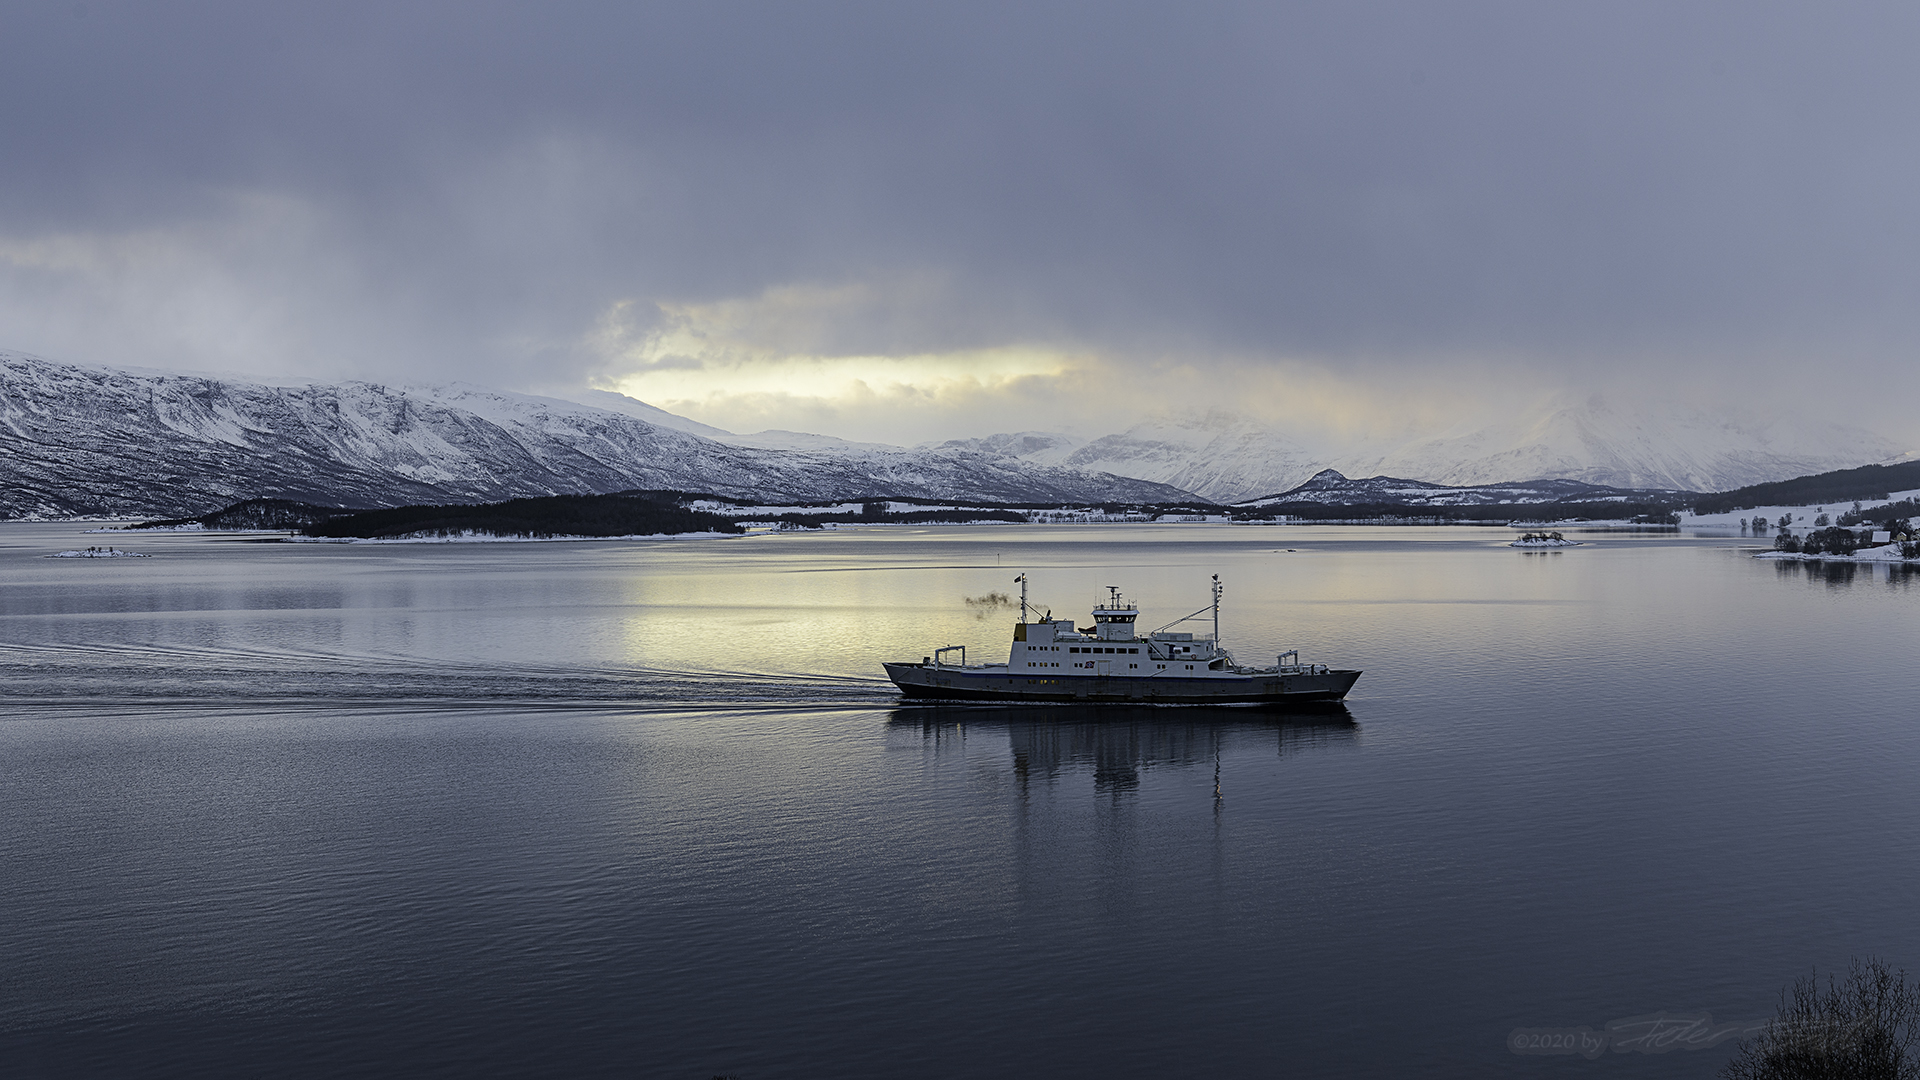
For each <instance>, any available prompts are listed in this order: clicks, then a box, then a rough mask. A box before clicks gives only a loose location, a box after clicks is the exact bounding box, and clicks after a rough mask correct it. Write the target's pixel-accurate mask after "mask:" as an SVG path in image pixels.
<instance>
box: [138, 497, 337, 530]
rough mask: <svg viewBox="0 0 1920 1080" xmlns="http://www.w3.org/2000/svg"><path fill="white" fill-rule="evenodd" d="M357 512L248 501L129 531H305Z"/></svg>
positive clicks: (275, 501) (285, 501)
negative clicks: (183, 528) (197, 528)
mask: <svg viewBox="0 0 1920 1080" xmlns="http://www.w3.org/2000/svg"><path fill="white" fill-rule="evenodd" d="M353 512H354V509H353V508H349V507H342V506H315V505H313V504H312V503H303V502H294V501H293V500H291V499H248V500H246V501H244V502H237V503H234V504H233V505H232V506H228V507H225V508H224V509H220V510H215V511H214V512H212V513H210V514H201V515H200V516H198V517H184V518H165V519H163V520H160V521H142V522H140V523H139V524H137V525H129V526H127V528H129V529H174V528H179V527H180V526H182V525H200V526H203V527H205V528H209V529H304V528H306V527H307V526H309V525H314V524H317V523H319V522H322V521H326V520H327V519H329V518H333V517H338V516H339V515H341V514H350V513H353Z"/></svg>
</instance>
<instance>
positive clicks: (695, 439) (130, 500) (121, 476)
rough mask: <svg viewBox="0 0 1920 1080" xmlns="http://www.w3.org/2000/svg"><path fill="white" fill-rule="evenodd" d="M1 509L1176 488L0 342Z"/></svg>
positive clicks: (1023, 495) (137, 512) (48, 512)
mask: <svg viewBox="0 0 1920 1080" xmlns="http://www.w3.org/2000/svg"><path fill="white" fill-rule="evenodd" d="M0 462H3V463H4V465H3V468H4V474H5V477H6V480H7V483H6V485H5V486H4V489H0V515H4V516H7V517H69V516H115V515H129V516H142V517H158V516H181V515H187V514H192V513H201V512H205V511H207V510H211V509H216V508H218V507H221V506H225V505H228V504H231V503H233V502H236V501H239V500H242V499H252V498H281V499H290V500H294V501H298V502H307V503H342V504H347V505H355V506H361V507H367V508H375V507H383V506H398V505H404V504H409V503H453V502H475V503H477V502H500V501H504V500H507V499H514V498H531V497H540V496H547V495H569V494H605V493H610V492H615V491H623V490H630V489H635V488H649V489H676V490H698V491H704V492H709V493H711V494H715V495H723V496H741V497H751V498H777V499H793V500H797V501H807V500H833V499H848V498H852V499H859V498H867V497H876V496H885V495H898V496H903V497H922V498H936V499H937V498H965V499H973V500H978V501H993V502H1022V501H1028V502H1030V501H1036V500H1059V501H1069V502H1073V501H1103V500H1125V501H1143V502H1159V501H1180V500H1185V499H1189V498H1190V495H1189V494H1188V493H1186V492H1183V491H1179V490H1177V489H1173V488H1170V487H1167V486H1165V485H1161V484H1155V483H1151V482H1147V481H1142V480H1138V479H1135V478H1130V477H1117V476H1105V475H1100V474H1096V473H1091V472H1086V471H1080V470H1073V469H1065V468H1057V467H1045V466H1035V465H1028V464H1026V463H1022V462H1018V461H1016V460H1012V459H1006V458H988V457H985V456H983V455H977V454H967V453H958V452H949V453H935V452H929V451H916V450H908V449H900V450H898V451H897V452H893V451H890V452H878V453H863V454H836V453H832V452H827V451H782V450H767V449H759V448H754V447H741V446H733V445H729V444H727V443H723V442H719V441H716V440H714V439H709V438H706V437H704V436H701V435H698V434H694V433H692V432H687V431H681V430H677V429H674V428H669V427H664V426H661V425H658V424H653V423H650V422H648V421H646V420H642V419H639V418H637V417H635V416H630V415H627V414H625V413H622V412H613V411H609V410H606V409H600V408H597V407H595V406H591V405H582V404H579V403H575V402H569V401H564V400H562V399H559V398H541V397H534V396H531V395H524V394H511V393H507V392H504V391H496V390H489V389H487V388H484V387H477V386H472V385H470V384H457V383H456V384H448V385H445V386H430V387H421V386H413V387H389V386H384V385H381V384H378V383H369V382H358V381H352V382H344V383H338V384H324V383H305V384H289V385H267V384H262V383H254V382H247V381H243V380H235V379H227V378H221V377H213V376H200V375H176V374H170V373H134V372H129V371H126V370H123V369H116V368H107V367H98V366H82V365H74V364H62V363H58V362H55V361H50V360H45V359H43V358H40V357H36V356H31V355H29V354H25V353H18V352H4V353H0Z"/></svg>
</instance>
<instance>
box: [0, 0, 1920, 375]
mask: <svg viewBox="0 0 1920 1080" xmlns="http://www.w3.org/2000/svg"><path fill="white" fill-rule="evenodd" d="M1917 22H1920V12H1916V10H1915V9H1913V8H1911V7H1910V6H1902V5H1856V6H1850V5H1822V6H1818V7H1815V6H1808V5H1789V4H1766V3H1697V4H1686V3H1681V4H1675V3H1632V2H1620V3H1609V4H1604V5H1577V6H1576V5H1553V4H1539V3H1517V2H1516V3H1460V4H1432V3H1416V2H1394V3H1346V2H1343V3H1320V4H1287V5H1274V4H1246V5H1237V4H1199V5H1195V4H1179V5H1174V4H1164V5H1143V4H1121V3H1088V4H1070V3H1066V4H1063V3H1023V4H1012V3H1007V4H992V3H985V4H983V3H970V4H964V5H959V4H952V5H946V4H943V5H926V4H914V5H903V4H895V3H875V4H787V3H766V4H741V3H735V4H727V3H718V4H684V5H634V4H565V5H503V4H496V5H470V4H453V3H441V4H435V3H422V4H395V3H381V4H337V5H324V6H319V5H315V6H293V5H259V4H189V5H165V6H160V5H140V4H109V3H100V2H89V3H88V4H86V5H84V14H82V13H81V6H80V5H68V4H60V5H42V6H31V5H14V6H13V7H12V8H11V9H10V14H9V17H8V27H7V32H6V33H5V34H4V35H0V139H3V140H4V143H3V144H0V149H3V150H4V157H5V160H6V162H7V174H6V179H5V181H4V183H3V184H0V235H4V236H7V237H14V238H19V237H35V236H46V235H55V234H60V233H65V232H73V231H89V232H113V231H115V230H138V229H143V228H155V227H163V226H164V227H172V226H176V225H179V224H180V223H182V222H188V223H191V222H208V221H220V220H224V219H225V218H226V217H227V216H228V215H230V214H231V206H232V200H233V199H234V198H235V196H236V194H245V195H250V196H251V195H267V196H272V197H276V198H285V199H289V200H294V201H297V202H298V203H300V204H301V205H304V206H306V207H308V208H309V209H310V212H311V213H312V214H313V215H314V218H315V220H316V221H317V222H319V223H320V224H319V226H318V228H319V229H320V233H321V234H322V235H323V236H324V238H325V243H326V244H327V245H329V249H328V250H325V251H319V250H313V249H310V248H309V249H304V250H292V251H288V252H286V253H285V254H284V256H283V258H282V260H281V264H280V265H276V266H274V267H272V268H271V269H270V272H262V273H260V274H258V275H249V276H251V277H253V278H255V279H256V280H257V281H258V282H259V286H258V287H259V288H261V289H262V290H273V292H274V296H273V297H272V299H273V302H274V303H276V304H278V305H281V306H287V307H291V308H295V309H299V310H298V312H297V313H296V315H290V316H288V318H287V325H288V326H290V327H293V329H290V330H288V331H287V334H288V336H289V339H291V338H293V337H297V336H300V335H305V339H306V340H307V341H308V343H309V346H311V345H312V342H314V341H321V342H324V347H322V348H316V349H314V350H313V351H314V352H315V354H316V355H318V354H325V355H331V356H337V357H341V358H343V359H341V361H340V362H341V363H342V364H348V365H352V364H359V365H361V366H362V367H366V366H372V367H375V368H380V367H387V368H392V369H395V370H396V371H398V372H400V373H403V374H406V375H409V376H435V375H443V376H455V375H457V376H460V377H469V378H475V377H480V378H492V379H495V380H497V381H502V382H508V383H512V382H514V381H516V379H518V380H519V381H522V382H524V381H526V380H528V379H532V378H536V377H540V378H549V377H552V375H553V367H554V359H553V358H554V357H556V356H565V357H567V358H568V360H567V361H566V363H568V364H571V365H573V366H574V367H575V368H578V369H579V370H581V371H585V370H587V369H588V368H589V367H590V366H591V364H592V363H594V360H593V358H592V357H590V356H588V355H585V354H584V353H582V352H580V351H578V350H570V349H569V347H568V346H569V343H572V342H575V341H577V340H578V339H579V338H580V337H581V336H582V335H584V334H586V333H587V332H588V330H589V329H590V328H591V326H592V325H593V322H594V320H595V319H596V318H598V317H599V316H600V315H601V314H602V313H603V312H604V311H605V310H606V309H607V308H608V306H609V305H612V304H614V303H617V302H619V301H622V300H634V301H637V302H640V303H651V302H654V301H668V302H672V301H708V300H716V299H722V298H727V297H739V296H751V295H756V294H758V293H760V292H762V291H763V290H765V289H768V288H774V287H779V286H783V285H789V284H794V283H801V284H810V285H816V286H819V287H822V288H832V287H836V286H841V285H872V286H877V287H882V288H886V287H890V285H891V284H892V283H895V282H898V281H901V280H905V279H912V280H924V281H929V282H934V283H936V285H935V286H929V287H927V288H925V289H921V290H918V291H912V290H908V291H907V292H905V293H901V292H898V291H895V292H889V293H887V295H889V296H894V297H897V298H899V303H897V304H894V305H892V306H882V307H880V308H875V309H861V310H851V311H850V313H849V314H848V316H847V317H846V318H845V319H843V320H841V321H839V322H836V323H834V324H833V325H832V326H830V327H827V328H825V329H821V328H818V327H816V328H812V329H809V330H808V333H809V334H810V335H812V337H811V338H810V340H811V341H812V342H813V343H814V344H815V345H816V346H818V347H821V348H824V349H827V350H836V349H837V350H843V351H846V352H898V351H910V350H925V349H940V348H960V347H977V346H990V345H996V344H1002V343H1005V342H1008V341H1029V342H1032V341H1047V342H1059V343H1070V344H1074V345H1086V346H1092V347H1099V348H1104V349H1107V350H1110V351H1114V352H1119V353H1128V352H1137V353H1141V354H1156V353H1164V352H1179V353H1183V354H1190V355H1204V354H1206V353H1208V352H1209V351H1216V352H1220V353H1227V354H1233V355H1237V356H1259V355H1276V356H1278V355H1292V356H1308V357H1317V358H1320V359H1321V360H1323V361H1324V362H1327V363H1330V364H1336V365H1340V364H1349V365H1354V366H1356V367H1360V368H1363V369H1365V370H1368V371H1373V372H1391V371H1393V370H1395V369H1398V368H1404V367H1406V366H1409V365H1420V366H1431V365H1434V364H1442V363H1445V362H1446V361H1445V360H1444V359H1437V358H1444V357H1449V356H1458V355H1461V354H1471V353H1475V352H1483V353H1487V354H1490V355H1503V356H1512V357H1520V358H1523V359H1524V360H1525V362H1526V363H1528V364H1530V365H1532V366H1534V367H1535V368H1537V369H1539V370H1541V371H1544V372H1547V373H1548V374H1552V373H1553V372H1555V371H1558V370H1560V369H1561V367H1562V366H1565V367H1566V368H1567V369H1568V370H1572V369H1573V367H1574V366H1575V365H1588V364H1592V363H1595V362H1596V361H1601V360H1604V361H1607V362H1609V363H1614V364H1623V365H1627V366H1630V367H1633V366H1638V367H1640V368H1644V369H1646V370H1654V371H1661V370H1672V369H1674V368H1675V367H1676V365H1678V366H1680V367H1688V366H1691V368H1692V369H1693V370H1694V371H1695V373H1696V374H1698V373H1699V372H1702V371H1708V372H1710V371H1718V370H1724V369H1726V368H1728V367H1730V366H1731V365H1734V364H1736V363H1737V364H1746V365H1752V364H1755V363H1760V362H1768V363H1771V362H1776V361H1779V360H1802V359H1805V358H1807V357H1819V358H1820V360H1821V363H1823V364H1824V365H1827V367H1828V368H1829V369H1832V370H1837V371H1840V372H1843V373H1857V374H1880V375H1884V376H1886V377H1889V378H1901V379H1910V378H1911V377H1910V376H1906V375H1905V374H1904V372H1905V370H1906V368H1907V367H1908V364H1907V360H1906V357H1907V356H1908V355H1909V354H1910V353H1911V352H1912V351H1913V349H1914V347H1915V345H1916V344H1920V315H1917V314H1916V307H1915V305H1913V304H1912V303H1911V297H1912V296H1913V295H1914V294H1915V291H1916V287H1920V273H1916V265H1915V259H1914V254H1913V253H1914V252H1915V251H1916V250H1920V249H1917V248H1916V243H1915V242H1916V240H1920V235H1916V234H1917V233H1920V210H1916V207H1915V202H1914V200H1913V199H1912V197H1911V192H1912V191H1913V190H1916V181H1920V140H1917V139H1916V138H1915V137H1914V136H1915V132H1914V130H1913V128H1914V125H1915V117H1916V116H1920V110H1917V109H1916V105H1920V101H1916V96H1920V75H1917V74H1916V73H1915V68H1914V65H1913V64H1912V62H1911V56H1912V55H1913V54H1914V52H1915V51H1916V46H1920V33H1917V32H1916V31H1920V25H1916V23H1917ZM255 257H258V258H263V259H264V258H269V257H268V256H265V255H258V254H257V253H256V256H255ZM312 267H319V269H311V268H312ZM342 267H345V268H346V269H342ZM309 279H310V281H311V284H310V287H308V288H304V289H303V288H302V286H301V284H300V283H301V282H305V281H309ZM936 286H937V287H936ZM856 307H857V305H856ZM135 330H137V328H132V329H129V331H128V334H127V340H128V341H129V342H132V341H136V340H137V337H138V335H137V333H135ZM38 332H40V333H41V334H42V336H44V337H46V338H48V339H49V340H50V341H51V340H52V339H56V338H58V336H59V332H58V328H57V327H53V328H48V329H45V330H44V331H38ZM89 340H93V339H89ZM6 344H10V345H14V346H18V347H39V348H42V349H47V348H48V347H49V346H48V343H47V342H44V341H38V340H36V341H9V342H6ZM129 347H130V348H131V347H134V346H131V345H130V346H129ZM289 347H290V346H289ZM269 351H270V350H269ZM115 358H116V359H123V360H127V361H129V362H137V361H138V360H139V359H140V358H139V357H115ZM311 362H315V363H318V362H322V361H320V360H314V361H311ZM363 373H364V372H363ZM1903 385H1906V386H1908V387H1911V386H1912V383H1911V382H1906V383H1904V384H1903Z"/></svg>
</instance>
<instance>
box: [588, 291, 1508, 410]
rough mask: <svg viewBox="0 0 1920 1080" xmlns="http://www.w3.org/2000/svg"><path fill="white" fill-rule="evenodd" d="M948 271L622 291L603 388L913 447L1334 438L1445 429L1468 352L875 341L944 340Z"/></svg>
mask: <svg viewBox="0 0 1920 1080" xmlns="http://www.w3.org/2000/svg"><path fill="white" fill-rule="evenodd" d="M939 292H940V283H939V282H938V281H937V280H929V279H918V280H915V279H907V280H903V281H901V282H897V283H894V284H890V285H888V286H886V287H875V286H870V285H847V286H836V287H831V288H828V287H817V286H783V287H780V288H775V289H770V290H767V291H766V292H764V293H761V294H759V295H756V296H751V297H739V298H728V299H722V300H717V301H710V302H702V303H650V304H649V303H640V302H635V301H623V302H621V303H618V304H615V305H613V306H611V307H610V308H608V309H607V311H606V312H604V313H603V315H602V317H601V319H600V320H599V322H598V324H597V325H596V326H595V328H594V330H593V332H592V333H591V335H589V337H588V340H587V345H588V347H589V349H590V351H591V352H592V353H594V354H595V355H596V357H597V358H598V360H599V362H600V365H601V372H602V374H601V376H600V380H599V385H601V386H602V387H603V388H605V389H611V390H617V391H619V392H620V393H623V394H626V395H628V396H630V397H634V398H638V399H640V400H642V401H645V402H648V403H649V404H652V405H655V406H658V407H659V408H663V409H666V410H668V411H670V412H675V413H679V414H681V415H683V416H689V417H692V418H693V419H696V420H699V421H701V422H703V423H707V424H712V425H714V426H716V427H722V428H726V429H728V430H730V431H735V432H739V433H743V434H745V433H752V432H757V431H763V430H767V429H769V428H774V429H785V430H791V431H807V432H815V433H820V434H829V435H835V436H838V437H841V438H847V439H855V440H872V441H881V442H891V443H899V444H907V445H911V444H914V443H919V442H927V441H936V440H942V439H952V438H967V437H977V436H983V435H988V434H993V433H996V432H1011V431H1034V430H1039V431H1057V432H1067V433H1072V434H1077V435H1082V436H1088V437H1092V436H1098V435H1104V434H1110V433H1113V432H1118V431H1124V430H1126V429H1127V428H1129V427H1132V426H1133V425H1135V424H1137V423H1139V422H1141V421H1143V420H1148V419H1152V418H1155V417H1161V418H1164V417H1167V416H1170V415H1174V414H1187V413H1192V414H1200V413H1215V414H1221V415H1233V416H1238V417H1244V418H1249V419H1254V420H1259V421H1262V422H1264V423H1267V424H1270V425H1272V426H1274V427H1275V428H1277V429H1279V430H1283V431H1287V432H1289V433H1291V434H1294V435H1295V436H1297V437H1300V438H1303V439H1306V440H1309V441H1312V442H1315V443H1316V444H1324V445H1329V446H1342V445H1353V444H1359V443H1368V442H1373V441H1377V440H1380V439H1383V438H1384V439H1392V438H1399V437H1404V435H1406V434H1408V433H1410V432H1411V431H1413V430H1417V429H1427V428H1437V427H1445V426H1447V425H1448V423H1449V422H1452V421H1455V420H1459V419H1461V418H1462V417H1463V416H1466V415H1468V414H1470V413H1473V412H1475V411H1476V409H1475V406H1476V405H1478V406H1485V405H1486V396H1485V394H1484V392H1483V393H1482V394H1481V395H1479V396H1480V400H1479V401H1477V402H1475V401H1469V400H1465V399H1464V398H1463V394H1462V391H1463V389H1464V388H1463V387H1462V386H1461V385H1460V383H1459V382H1458V380H1456V379H1453V378H1450V377H1446V376H1444V374H1443V373H1444V372H1447V371H1454V370H1458V367H1459V363H1460V362H1463V361H1460V358H1455V360H1456V362H1455V363H1453V364H1449V365H1444V366H1442V365H1436V370H1435V371H1434V372H1433V373H1432V375H1431V376H1430V377H1429V376H1423V375H1422V374H1421V373H1418V372H1409V371H1407V370H1405V369H1397V370H1383V371H1380V372H1378V373H1377V374H1374V375H1370V374H1369V372H1368V370H1367V367H1366V365H1364V364H1358V365H1347V366H1345V367H1344V369H1343V368H1342V367H1341V366H1336V365H1333V364H1328V363H1316V362H1313V361H1310V360H1297V359H1287V358H1276V357H1269V356H1219V355H1213V356H1180V355H1164V354H1162V355H1150V356H1149V355H1124V354H1115V353H1113V352H1111V351H1102V350H1098V349H1092V348H1080V349H1074V348H1067V347H1061V346H1057V345H1045V344H1039V345H1036V344H1024V343H1008V344H1001V345H994V346H988V347H978V346H976V347H955V348H947V349H929V348H925V347H924V346H922V347H918V348H914V347H909V348H902V349H899V350H898V351H895V350H892V349H882V348H876V347H875V346H876V345H882V346H883V345H885V344H886V342H887V341H888V340H889V339H890V338H891V339H896V340H903V341H912V342H916V343H922V342H924V341H925V340H926V339H927V338H929V337H934V336H937V335H932V334H930V333H928V332H927V330H926V327H925V326H923V325H921V324H919V323H917V322H916V321H915V319H914V315H915V313H916V312H917V311H923V310H925V309H926V308H927V307H928V306H929V304H930V303H931V302H932V301H934V300H937V299H938V295H939Z"/></svg>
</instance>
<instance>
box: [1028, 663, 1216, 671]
mask: <svg viewBox="0 0 1920 1080" xmlns="http://www.w3.org/2000/svg"><path fill="white" fill-rule="evenodd" d="M1027 666H1028V667H1059V666H1060V665H1059V664H1050V663H1047V662H1046V661H1044V660H1041V661H1033V660H1029V661H1027ZM1127 666H1128V667H1130V668H1137V667H1139V666H1140V665H1139V664H1128V665H1127ZM1153 666H1154V667H1156V668H1159V669H1160V670H1162V671H1165V670H1166V668H1167V665H1165V664H1155V665H1153ZM1187 670H1188V671H1192V670H1193V665H1192V664H1188V665H1187Z"/></svg>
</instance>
